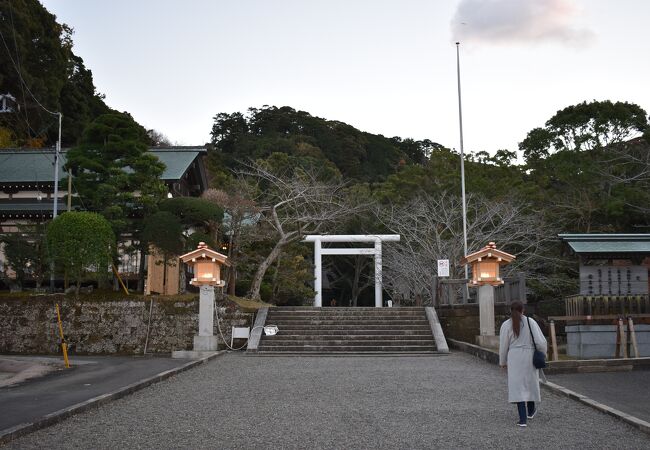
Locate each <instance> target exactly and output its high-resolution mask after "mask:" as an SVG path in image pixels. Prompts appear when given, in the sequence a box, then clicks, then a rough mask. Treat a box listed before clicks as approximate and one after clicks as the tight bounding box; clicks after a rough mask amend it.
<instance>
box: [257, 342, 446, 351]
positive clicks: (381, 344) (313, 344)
mask: <svg viewBox="0 0 650 450" xmlns="http://www.w3.org/2000/svg"><path fill="white" fill-rule="evenodd" d="M295 346H303V347H339V348H340V349H342V350H344V349H347V348H349V347H395V348H402V347H413V346H418V347H431V348H433V347H434V342H433V340H431V339H429V340H419V341H390V340H389V341H385V340H376V341H349V340H347V339H345V340H339V341H337V340H332V341H329V340H325V341H291V340H287V341H273V342H266V343H264V344H260V346H259V347H258V350H265V349H267V348H269V347H276V348H284V349H286V348H291V347H295Z"/></svg>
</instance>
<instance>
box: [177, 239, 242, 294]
mask: <svg viewBox="0 0 650 450" xmlns="http://www.w3.org/2000/svg"><path fill="white" fill-rule="evenodd" d="M180 259H181V261H183V262H184V263H186V264H187V265H188V266H190V267H191V268H192V269H193V271H194V278H192V280H191V281H190V284H192V285H195V286H204V285H207V286H224V285H225V282H224V281H222V280H221V266H222V265H226V266H229V265H230V263H229V262H228V257H227V256H226V255H222V254H221V253H217V252H215V251H214V250H211V249H210V248H208V246H207V245H206V244H205V242H199V245H198V247H197V249H196V250H193V251H191V252H189V253H187V254H185V255H182V256H181V257H180Z"/></svg>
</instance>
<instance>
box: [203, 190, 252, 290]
mask: <svg viewBox="0 0 650 450" xmlns="http://www.w3.org/2000/svg"><path fill="white" fill-rule="evenodd" d="M252 197H253V193H252V192H251V187H250V185H249V184H248V183H247V182H245V181H243V180H241V179H240V180H238V181H235V182H233V183H231V185H230V187H229V189H228V191H224V190H219V189H208V190H207V191H206V192H204V194H203V198H204V199H206V200H207V201H209V202H212V203H214V204H215V205H217V206H219V207H221V208H222V209H223V211H224V214H225V217H224V221H223V226H224V243H225V244H227V249H228V260H229V261H230V267H228V294H230V295H235V294H236V292H235V291H236V288H237V269H238V266H239V263H240V261H241V257H242V253H241V249H242V247H243V246H245V245H247V244H248V243H250V241H251V239H252V237H253V235H252V233H250V230H252V229H253V228H254V227H255V225H256V223H257V220H258V214H259V208H258V207H257V205H256V203H255V201H253V200H251V198H252Z"/></svg>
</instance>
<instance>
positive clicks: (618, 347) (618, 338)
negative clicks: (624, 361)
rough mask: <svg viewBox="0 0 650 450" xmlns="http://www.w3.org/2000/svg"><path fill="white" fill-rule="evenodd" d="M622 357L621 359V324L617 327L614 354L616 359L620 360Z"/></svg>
mask: <svg viewBox="0 0 650 450" xmlns="http://www.w3.org/2000/svg"><path fill="white" fill-rule="evenodd" d="M619 322H620V320H619ZM620 357H621V326H620V323H619V326H617V327H616V353H615V354H614V358H617V359H618V358H620Z"/></svg>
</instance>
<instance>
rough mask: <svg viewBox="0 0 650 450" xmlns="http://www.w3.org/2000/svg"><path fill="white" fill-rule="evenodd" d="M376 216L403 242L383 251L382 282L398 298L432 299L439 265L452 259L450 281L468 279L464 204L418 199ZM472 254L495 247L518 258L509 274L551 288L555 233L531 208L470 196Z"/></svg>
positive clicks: (426, 197) (440, 198) (434, 198)
mask: <svg viewBox="0 0 650 450" xmlns="http://www.w3.org/2000/svg"><path fill="white" fill-rule="evenodd" d="M377 216H378V218H379V220H380V221H381V222H382V223H383V224H384V226H385V227H386V228H387V229H388V230H389V231H390V232H391V233H395V234H399V235H400V236H401V237H402V239H401V241H400V242H399V243H395V244H394V245H387V246H386V247H385V249H384V280H385V284H386V286H387V287H389V288H391V289H392V290H393V291H396V292H404V291H406V293H408V294H410V295H413V296H415V298H416V299H420V300H419V301H424V299H426V298H433V296H434V293H433V292H432V289H433V286H434V275H435V271H434V270H433V269H432V268H434V267H436V264H437V260H438V259H449V261H450V263H451V268H450V269H451V270H450V273H451V277H452V278H464V267H463V266H462V265H460V263H459V262H460V260H461V258H462V257H463V256H464V255H463V228H462V203H461V199H460V198H459V197H457V196H455V195H450V194H443V195H441V196H432V195H428V194H422V195H421V196H420V197H418V198H416V199H414V200H412V201H411V202H409V203H407V204H403V205H387V206H383V207H382V208H381V209H378V210H377ZM467 216H468V222H467V237H468V242H467V245H468V252H470V253H471V252H473V251H476V250H479V249H480V248H482V247H483V246H485V245H486V244H487V243H488V242H490V241H494V242H496V243H497V245H499V247H500V248H503V249H504V250H506V251H508V252H509V253H513V254H514V255H516V256H517V260H516V262H515V263H513V264H511V265H510V266H508V267H507V269H506V273H508V272H515V271H521V272H525V273H528V274H533V273H534V274H535V277H536V278H537V279H538V280H539V282H541V283H552V278H551V277H549V276H548V274H545V270H547V269H548V267H547V265H548V260H547V259H546V253H548V252H547V249H546V246H547V245H548V242H549V240H550V239H552V236H553V231H552V229H551V228H550V227H549V226H548V225H546V223H545V221H544V219H543V217H541V216H540V215H539V214H534V213H533V212H532V211H528V208H527V205H525V204H522V203H520V202H517V201H514V200H499V201H495V200H488V199H486V198H484V197H482V196H479V195H472V194H470V195H469V196H468V198H467Z"/></svg>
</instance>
